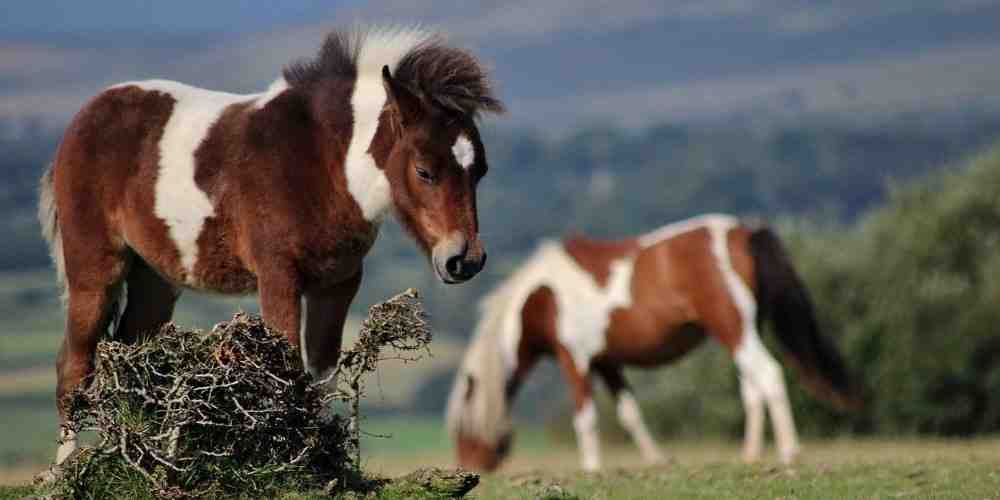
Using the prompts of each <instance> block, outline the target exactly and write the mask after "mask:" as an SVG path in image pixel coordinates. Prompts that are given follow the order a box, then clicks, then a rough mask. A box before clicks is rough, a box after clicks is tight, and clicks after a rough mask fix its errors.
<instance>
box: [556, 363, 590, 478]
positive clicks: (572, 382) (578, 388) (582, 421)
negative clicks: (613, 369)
mask: <svg viewBox="0 0 1000 500" xmlns="http://www.w3.org/2000/svg"><path fill="white" fill-rule="evenodd" d="M556 361H558V363H559V368H561V369H562V372H563V375H564V376H565V377H566V382H567V383H568V384H569V386H570V390H571V391H572V393H573V405H574V410H575V413H574V415H573V430H575V431H576V442H577V446H579V447H580V465H581V466H582V467H583V470H586V471H596V470H598V469H600V468H601V440H600V436H599V435H598V433H597V408H596V407H594V392H593V385H592V383H591V379H590V375H589V374H586V373H580V371H579V370H578V369H577V366H576V362H575V361H574V360H573V356H572V355H570V353H569V351H567V350H566V348H564V347H562V346H559V348H558V349H557V350H556Z"/></svg>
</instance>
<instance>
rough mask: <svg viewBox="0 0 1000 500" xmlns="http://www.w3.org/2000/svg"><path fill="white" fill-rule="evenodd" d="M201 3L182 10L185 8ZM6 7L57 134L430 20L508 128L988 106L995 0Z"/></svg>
mask: <svg viewBox="0 0 1000 500" xmlns="http://www.w3.org/2000/svg"><path fill="white" fill-rule="evenodd" d="M195 12H196V13H197V14H196V15H192V13H195ZM4 13H5V15H4V16H2V18H0V117H3V118H7V119H10V118H21V119H23V118H31V117H43V118H44V120H45V123H47V124H49V125H52V126H54V127H56V128H58V127H61V126H62V124H63V123H65V121H66V119H67V118H68V117H69V116H70V115H71V114H72V113H73V112H75V110H76V109H78V108H79V106H80V105H81V104H82V103H83V101H84V100H85V99H86V98H87V97H88V96H90V95H93V94H94V93H96V92H97V91H98V90H99V89H100V88H102V87H103V86H105V85H108V84H111V83H115V82H119V81H124V80H132V79H141V78H154V77H155V78H169V79H177V80H182V81H186V82H190V83H194V84H197V85H202V86H208V87H214V88H224V89H227V90H231V91H252V90H257V89H262V88H264V87H266V85H267V84H268V83H269V82H270V81H271V80H273V79H274V78H275V77H277V75H278V74H279V71H280V68H281V67H282V66H283V65H285V64H287V63H288V62H290V61H292V60H295V59H298V58H302V57H310V56H312V55H313V54H314V52H315V50H316V48H317V47H318V45H319V42H320V40H321V39H322V37H323V35H324V34H325V33H326V32H328V31H329V30H330V29H331V28H333V27H336V26H345V25H350V24H352V23H355V22H379V23H387V22H401V23H406V24H412V23H422V24H425V25H429V26H433V27H438V28H440V29H441V30H443V31H445V32H447V33H449V34H450V35H451V36H452V38H454V39H455V41H456V42H457V43H459V44H461V45H463V46H469V47H472V48H474V49H475V50H476V51H477V53H479V54H481V55H482V56H483V58H484V59H485V60H486V61H488V62H489V63H490V64H491V65H492V66H493V68H494V69H495V75H496V77H497V80H498V81H499V82H500V89H501V92H502V95H503V97H504V98H505V99H506V100H507V101H509V103H510V109H511V113H510V115H509V117H508V118H506V119H505V120H504V123H509V124H513V125H517V126H523V125H530V126H534V127H537V128H538V129H539V130H541V131H544V132H545V133H567V132H569V131H572V130H573V129H574V128H576V127H577V126H578V125H579V124H580V123H581V122H584V123H587V122H593V123H613V124H616V125H622V126H626V127H631V128H634V127H641V126H648V125H650V124H654V123H658V122H662V121H670V122H683V123H688V122H692V121H693V122H703V121H714V122H731V121H734V120H736V121H741V122H745V123H746V122H749V123H751V124H755V125H757V124H771V123H774V122H779V123H784V122H786V121H788V120H792V121H795V120H802V119H809V120H813V121H828V120H838V121H850V122H854V123H857V124H859V125H872V124H881V123H883V122H884V121H885V120H886V119H890V118H891V117H892V116H895V115H898V114H899V113H904V112H906V113H910V112H919V113H922V112H956V111H959V112H963V111H968V110H980V111H982V110H996V109H998V104H1000V91H998V89H1000V67H998V66H997V65H996V64H995V61H997V60H998V59H1000V30H997V29H996V26H998V25H1000V1H997V0H955V1H950V2H940V1H932V0H917V1H911V2H860V1H853V0H851V1H845V2H836V3H831V2H801V1H793V0H738V1H734V0H671V1H664V2H651V1H648V0H622V1H619V2H606V1H603V0H575V1H570V0H550V1H541V2H539V1H533V0H515V1H513V2H503V3H494V2H484V3H474V2H454V1H446V2H435V3H434V4H433V5H425V4H410V3H409V2H399V1H395V0H377V1H374V2H366V3H360V2H353V1H347V2H336V3H328V2H318V1H302V0H300V1H297V2H286V3H282V6H281V8H275V7H274V6H273V5H272V4H270V3H267V2H261V1H249V0H244V1H241V2H236V3H235V4H206V3H205V2H194V1H193V0H179V1H176V2H168V3H150V2H139V3H136V2H125V1H124V0H113V1H110V2H101V3H99V4H93V5H91V4H86V5H85V4H78V3H69V2H60V1H55V0H38V1H35V2H14V3H11V4H10V5H6V6H5V7H4Z"/></svg>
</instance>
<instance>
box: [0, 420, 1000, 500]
mask: <svg viewBox="0 0 1000 500" xmlns="http://www.w3.org/2000/svg"><path fill="white" fill-rule="evenodd" d="M371 424H374V425H373V426H370V427H374V428H380V429H382V431H383V432H385V431H390V432H395V433H399V435H397V436H396V437H394V438H393V439H387V440H386V442H383V443H381V444H374V443H371V444H370V445H369V447H368V452H367V459H366V468H367V469H368V470H369V471H371V472H373V473H378V474H384V475H387V476H395V475H399V474H403V473H405V472H408V471H411V470H414V469H416V468H418V467H427V466H443V467H447V466H450V465H451V457H450V453H449V451H448V447H447V444H446V443H444V442H443V441H442V440H440V438H442V437H443V436H442V435H441V432H440V426H437V425H433V424H434V422H431V421H419V420H418V421H416V422H413V421H410V420H385V421H382V422H371ZM404 434H405V438H404ZM520 437H521V439H519V441H518V447H517V448H516V450H515V455H514V457H513V459H512V461H511V463H509V464H507V467H506V468H505V469H504V470H503V471H502V472H500V473H498V474H494V475H488V476H484V477H483V480H482V482H481V484H480V485H479V486H478V487H477V488H476V489H474V490H473V497H475V498H484V499H485V498H573V497H574V496H575V497H578V498H598V499H605V498H606V499H618V498H621V499H626V498H692V499H697V498H703V499H717V498H747V499H749V498H795V499H810V498H831V499H835V498H836V499H841V498H887V499H888V498H935V499H946V498H974V499H991V498H1000V440H997V439H978V440H919V441H918V440H851V439H841V440H834V441H811V442H807V443H806V445H805V449H804V453H803V457H802V459H801V461H800V462H799V463H798V464H796V465H795V466H793V467H787V468H786V467H781V466H778V465H776V464H775V463H773V462H772V461H764V462H763V463H760V464H754V465H744V464H742V463H740V462H739V460H738V456H739V450H738V447H737V446H736V444H735V443H723V442H718V441H706V442H696V441H683V442H679V443H665V445H666V447H667V449H669V450H670V451H671V454H672V461H671V462H670V463H669V464H667V465H663V466H656V467H647V466H644V465H643V464H641V462H640V461H639V458H638V456H637V454H636V453H635V451H634V450H633V449H631V448H630V447H614V448H611V449H609V450H607V452H606V453H605V463H606V470H605V471H603V472H600V473H597V474H584V473H581V472H579V471H577V470H576V451H575V449H573V448H572V447H571V446H569V445H567V444H551V443H548V442H547V441H546V440H545V439H544V436H542V435H540V434H537V433H528V435H524V434H523V433H522V435H521V436H520ZM397 439H401V440H402V441H405V442H407V443H408V444H407V445H405V446H401V447H396V445H393V444H390V443H388V441H395V440H397ZM407 448H408V449H407ZM22 474H23V472H22ZM26 480H27V477H26V476H22V477H13V476H10V475H8V476H7V477H6V478H4V477H3V476H0V481H5V482H6V484H8V485H11V486H8V487H6V488H0V499H5V498H20V496H19V495H24V494H26V493H27V492H28V491H29V489H27V488H17V487H15V486H13V485H17V484H22V485H23V484H25V483H24V481H26ZM4 495H7V496H4ZM560 495H562V496H560ZM286 498H309V496H308V495H300V494H290V495H288V496H287V497H286Z"/></svg>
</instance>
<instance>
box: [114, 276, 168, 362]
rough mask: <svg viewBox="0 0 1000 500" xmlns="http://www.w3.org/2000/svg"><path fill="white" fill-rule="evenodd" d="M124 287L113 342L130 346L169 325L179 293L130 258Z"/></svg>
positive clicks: (165, 281)
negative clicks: (123, 297) (121, 308)
mask: <svg viewBox="0 0 1000 500" xmlns="http://www.w3.org/2000/svg"><path fill="white" fill-rule="evenodd" d="M125 284H126V289H125V297H126V306H125V312H124V313H123V314H122V317H121V320H120V321H119V322H118V327H117V330H116V331H115V339H117V340H119V341H121V342H126V343H133V342H135V341H137V340H139V339H141V338H143V336H145V335H155V334H156V333H157V332H159V331H160V328H161V327H162V326H163V325H165V324H166V323H167V322H168V321H170V318H171V317H172V316H173V314H174V305H175V304H176V303H177V298H178V297H179V296H180V292H179V290H178V289H177V288H176V287H174V286H173V285H172V284H170V282H168V281H167V280H165V279H163V278H162V277H161V276H160V275H159V274H157V273H156V271H153V269H152V268H150V267H149V264H146V262H145V261H143V260H142V259H141V258H139V257H135V258H133V262H132V266H131V267H130V268H129V271H128V275H127V276H126V278H125Z"/></svg>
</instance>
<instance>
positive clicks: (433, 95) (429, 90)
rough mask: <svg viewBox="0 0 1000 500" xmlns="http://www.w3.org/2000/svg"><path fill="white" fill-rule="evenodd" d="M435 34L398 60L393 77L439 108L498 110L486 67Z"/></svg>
mask: <svg viewBox="0 0 1000 500" xmlns="http://www.w3.org/2000/svg"><path fill="white" fill-rule="evenodd" d="M443 42H444V40H443V39H440V38H437V37H435V38H434V39H431V40H430V41H429V42H428V43H426V44H424V45H421V46H420V47H418V48H417V49H416V50H413V51H412V52H410V53H409V54H407V55H406V57H404V58H403V59H402V60H400V61H399V66H397V67H396V74H395V77H396V78H397V79H398V80H399V81H401V82H404V83H406V84H408V85H410V86H413V87H416V88H417V89H418V90H419V92H420V94H421V95H423V96H424V97H425V98H426V99H428V100H429V101H431V102H432V103H433V104H435V105H436V106H439V107H441V108H442V109H446V110H450V111H455V112H459V113H462V114H466V115H469V116H476V115H477V114H478V113H479V112H480V111H488V112H491V113H502V112H503V111H504V106H503V103H501V102H500V100H499V99H497V98H496V97H495V96H494V95H493V86H492V84H491V82H490V79H489V77H488V75H487V74H486V70H485V69H484V68H483V66H482V65H481V64H480V63H479V61H478V60H477V59H476V58H475V56H473V55H472V54H471V53H469V52H468V51H465V50H462V49H458V48H454V47H448V46H447V45H444V43H443Z"/></svg>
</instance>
